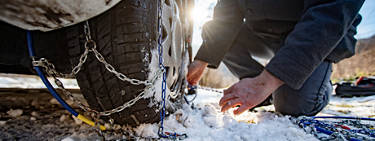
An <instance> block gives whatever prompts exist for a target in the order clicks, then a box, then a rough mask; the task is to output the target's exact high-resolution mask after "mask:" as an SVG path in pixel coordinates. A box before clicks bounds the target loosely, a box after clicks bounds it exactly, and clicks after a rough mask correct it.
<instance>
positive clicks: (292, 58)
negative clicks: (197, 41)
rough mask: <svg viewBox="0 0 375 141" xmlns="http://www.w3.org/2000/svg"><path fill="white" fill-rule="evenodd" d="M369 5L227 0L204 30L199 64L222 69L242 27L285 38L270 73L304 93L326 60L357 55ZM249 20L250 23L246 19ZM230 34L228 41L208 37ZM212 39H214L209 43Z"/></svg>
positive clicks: (332, 0) (352, 0)
mask: <svg viewBox="0 0 375 141" xmlns="http://www.w3.org/2000/svg"><path fill="white" fill-rule="evenodd" d="M363 2H364V0H221V1H220V2H218V5H217V6H216V7H215V14H214V19H213V20H212V21H210V22H208V23H207V24H205V26H204V28H203V33H202V35H203V40H204V43H203V44H202V47H201V48H200V50H199V51H198V53H197V56H196V59H199V60H203V61H207V62H208V63H209V66H211V67H217V66H218V65H219V63H220V61H221V60H222V58H223V57H224V55H225V52H226V51H227V50H228V49H229V48H230V46H231V44H232V42H233V40H234V38H235V37H236V34H237V33H238V30H239V28H238V27H239V26H240V25H241V24H246V25H247V26H248V27H249V28H252V29H253V30H254V31H259V32H262V31H266V32H264V33H265V34H267V32H270V33H272V34H270V35H275V34H280V36H279V37H283V36H284V35H285V38H284V42H283V44H282V46H281V47H280V49H279V50H278V51H277V52H276V54H275V56H274V57H273V58H272V59H271V60H270V62H269V63H268V64H267V65H266V67H265V69H266V70H267V71H269V72H270V73H272V74H273V75H274V76H276V77H278V78H279V79H280V80H282V81H284V82H285V83H286V84H287V85H288V86H290V87H292V88H295V89H299V88H300V87H301V86H302V84H303V83H304V81H305V80H306V79H307V78H308V77H309V76H310V75H311V73H312V72H313V71H314V70H315V68H316V67H317V66H318V65H319V64H320V63H321V62H322V61H325V60H326V61H331V62H339V61H340V60H342V59H344V58H348V57H351V56H352V55H353V54H354V50H355V49H354V48H355V44H356V39H355V38H354V35H355V34H356V27H357V25H358V24H359V23H360V21H361V16H360V15H359V14H358V12H359V10H360V8H361V7H362V5H363ZM244 18H245V19H246V21H245V23H244V22H243V21H244V20H243V19H244ZM205 34H211V35H226V36H224V37H223V36H206V35H205ZM208 37H210V38H208Z"/></svg>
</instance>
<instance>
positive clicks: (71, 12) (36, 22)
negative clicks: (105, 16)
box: [0, 0, 121, 31]
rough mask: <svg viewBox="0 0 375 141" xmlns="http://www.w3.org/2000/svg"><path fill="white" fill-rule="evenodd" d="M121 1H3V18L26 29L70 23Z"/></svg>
mask: <svg viewBox="0 0 375 141" xmlns="http://www.w3.org/2000/svg"><path fill="white" fill-rule="evenodd" d="M120 1H121V0H0V20H2V21H4V22H7V23H9V24H12V25H15V26H17V27H20V28H23V29H26V30H40V31H50V30H54V29H58V28H61V27H66V26H70V25H73V24H76V23H79V22H82V21H85V20H88V19H90V18H92V17H94V16H96V15H99V14H101V13H103V12H105V11H106V10H108V9H110V8H112V7H113V6H114V5H116V4H117V3H118V2H120Z"/></svg>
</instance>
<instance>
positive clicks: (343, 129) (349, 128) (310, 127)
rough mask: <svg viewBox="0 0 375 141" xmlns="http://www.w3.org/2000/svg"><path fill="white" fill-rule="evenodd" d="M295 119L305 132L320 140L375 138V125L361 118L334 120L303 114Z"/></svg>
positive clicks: (352, 140)
mask: <svg viewBox="0 0 375 141" xmlns="http://www.w3.org/2000/svg"><path fill="white" fill-rule="evenodd" d="M293 120H294V122H295V123H296V124H297V125H299V126H300V127H301V128H302V129H304V130H305V132H307V133H310V134H312V135H314V136H315V137H316V138H318V139H319V140H339V141H346V140H350V141H361V140H374V139H375V130H374V125H370V124H363V123H361V120H360V119H355V120H342V121H338V122H333V121H321V120H317V119H315V118H312V117H305V116H302V117H299V118H296V119H293ZM322 134H325V136H322Z"/></svg>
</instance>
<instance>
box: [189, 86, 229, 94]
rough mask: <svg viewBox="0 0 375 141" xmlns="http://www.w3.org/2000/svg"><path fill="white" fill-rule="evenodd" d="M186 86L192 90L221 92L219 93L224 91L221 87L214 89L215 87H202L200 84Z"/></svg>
mask: <svg viewBox="0 0 375 141" xmlns="http://www.w3.org/2000/svg"><path fill="white" fill-rule="evenodd" d="M188 88H189V89H192V90H196V89H201V90H206V91H210V92H215V93H221V94H222V93H224V90H223V89H215V88H211V87H203V86H200V85H195V86H192V85H188Z"/></svg>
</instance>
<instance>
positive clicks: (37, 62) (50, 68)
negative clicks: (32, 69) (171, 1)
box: [32, 0, 187, 140]
mask: <svg viewBox="0 0 375 141" xmlns="http://www.w3.org/2000/svg"><path fill="white" fill-rule="evenodd" d="M161 24H162V1H161V0H160V1H159V5H158V32H159V38H158V55H159V69H158V71H156V72H155V74H153V76H154V77H153V78H152V79H151V80H144V81H143V80H138V79H132V78H129V77H127V76H126V75H124V74H122V73H121V72H118V71H117V70H116V69H115V68H114V67H113V66H112V65H111V64H109V63H108V62H107V61H106V60H105V58H104V57H103V55H102V54H101V53H100V52H99V51H98V50H97V49H96V42H95V41H94V40H93V39H92V38H91V32H90V25H89V22H88V21H86V22H85V24H84V35H85V39H86V40H85V43H84V47H85V51H84V52H83V54H82V55H81V56H80V58H79V62H78V64H77V65H76V66H75V67H73V69H72V72H71V73H69V74H62V73H60V72H57V71H56V69H55V66H54V65H53V64H52V63H50V62H49V61H48V60H47V59H45V58H40V59H36V58H32V60H33V61H32V64H33V66H37V67H42V68H44V69H45V72H46V73H47V75H48V76H50V77H52V78H53V80H54V82H55V84H56V85H57V86H58V87H59V88H60V89H61V90H62V92H63V94H64V95H65V96H67V97H69V98H70V99H71V100H72V101H74V102H75V103H76V104H77V105H78V106H79V107H80V108H81V109H82V110H84V111H85V112H89V113H91V117H92V118H93V120H94V122H95V126H94V127H96V128H97V131H99V134H100V135H101V136H102V137H103V138H104V134H103V132H101V130H99V125H100V124H99V122H100V117H101V116H109V115H111V114H114V113H118V112H121V111H122V110H124V109H126V108H128V107H131V106H132V105H134V104H135V103H136V102H137V101H138V100H140V99H142V98H144V96H145V93H146V92H151V93H153V92H155V87H154V83H155V81H156V80H158V78H160V77H162V103H161V106H162V107H161V110H160V119H161V121H160V123H161V124H160V128H159V131H158V134H159V137H160V138H169V139H179V140H180V139H185V138H186V137H187V135H186V134H177V133H169V132H164V131H163V130H164V127H163V121H164V118H165V113H166V108H165V99H166V85H167V84H166V71H165V66H164V64H163V57H162V56H163V47H162V32H161V28H162V26H161ZM90 52H92V53H94V55H95V57H96V59H97V60H98V61H99V62H101V63H102V64H104V66H105V68H106V69H107V70H108V71H109V72H111V73H113V74H114V75H115V76H116V77H117V78H118V79H120V80H122V81H126V82H129V83H131V84H133V85H145V86H146V88H145V89H144V90H143V91H142V92H141V93H140V94H138V96H137V97H135V98H134V99H132V100H130V101H128V102H126V103H124V104H123V105H121V106H119V107H117V108H114V109H111V110H106V111H102V112H99V111H97V110H94V109H91V108H90V107H89V106H86V105H85V104H83V103H82V102H81V101H80V100H78V99H77V98H75V97H74V96H73V94H72V93H71V92H69V91H68V90H66V89H65V87H64V84H63V83H62V82H61V81H60V80H59V79H58V78H57V77H63V78H67V77H69V78H72V77H74V76H76V75H77V74H78V73H79V72H80V70H81V68H82V66H83V64H84V63H85V62H86V60H87V57H88V54H89V53H90ZM110 123H111V124H113V123H114V121H113V119H110ZM129 137H131V138H133V139H151V140H154V139H160V138H147V137H146V138H145V137H138V136H134V135H132V134H130V133H129Z"/></svg>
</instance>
